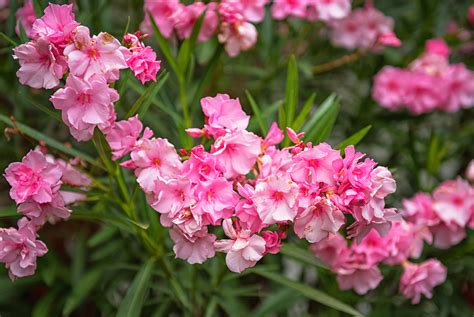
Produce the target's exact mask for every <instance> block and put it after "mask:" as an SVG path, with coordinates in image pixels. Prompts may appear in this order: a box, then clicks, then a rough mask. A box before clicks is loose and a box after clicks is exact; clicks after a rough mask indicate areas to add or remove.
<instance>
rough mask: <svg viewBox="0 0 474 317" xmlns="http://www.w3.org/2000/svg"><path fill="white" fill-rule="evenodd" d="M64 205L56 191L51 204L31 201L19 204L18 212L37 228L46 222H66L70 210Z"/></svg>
mask: <svg viewBox="0 0 474 317" xmlns="http://www.w3.org/2000/svg"><path fill="white" fill-rule="evenodd" d="M65 205H66V203H65V202H64V199H63V197H62V195H61V193H60V192H59V191H58V192H56V193H54V194H53V197H52V200H51V202H48V203H38V202H36V201H34V200H32V199H29V200H27V201H25V202H24V203H21V204H20V205H19V206H18V212H19V213H21V214H23V215H24V216H26V217H28V218H29V219H30V220H31V223H32V224H33V225H35V226H38V227H39V226H42V225H44V224H45V223H46V222H49V223H51V224H54V223H56V222H57V221H58V220H60V219H62V220H67V219H68V218H69V216H70V215H71V210H70V209H68V208H67V207H66V206H65Z"/></svg>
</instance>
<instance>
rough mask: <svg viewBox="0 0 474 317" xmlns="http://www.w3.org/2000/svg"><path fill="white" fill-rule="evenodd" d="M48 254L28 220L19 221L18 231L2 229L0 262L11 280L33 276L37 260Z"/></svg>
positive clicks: (0, 231)
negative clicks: (3, 264)
mask: <svg viewBox="0 0 474 317" xmlns="http://www.w3.org/2000/svg"><path fill="white" fill-rule="evenodd" d="M46 252H48V248H47V247H46V245H45V244H44V243H43V242H42V241H40V240H37V239H36V229H35V227H34V225H33V224H32V223H31V222H29V221H28V219H27V218H21V219H20V220H19V221H18V229H15V228H7V229H5V228H1V229H0V262H3V263H5V267H6V268H7V269H8V275H9V276H10V279H12V280H15V279H16V278H19V277H25V276H29V275H33V274H34V273H35V271H36V258H37V257H40V256H43V255H45V254H46Z"/></svg>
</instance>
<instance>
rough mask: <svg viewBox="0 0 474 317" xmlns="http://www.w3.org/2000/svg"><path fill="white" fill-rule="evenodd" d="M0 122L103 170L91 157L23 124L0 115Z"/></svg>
mask: <svg viewBox="0 0 474 317" xmlns="http://www.w3.org/2000/svg"><path fill="white" fill-rule="evenodd" d="M0 121H2V122H3V123H5V124H7V125H9V126H10V127H12V128H17V129H18V130H19V131H20V132H21V133H23V134H25V135H27V136H29V137H30V138H33V139H35V140H37V141H43V142H44V143H46V144H47V145H48V146H50V147H52V148H55V149H56V150H58V151H61V152H63V153H66V154H68V155H71V156H78V157H80V158H81V159H82V160H84V161H86V162H88V163H90V164H92V165H94V166H97V167H99V168H103V166H102V165H100V164H99V162H97V160H95V159H94V158H92V157H91V156H89V155H87V154H85V153H82V152H80V151H78V150H76V149H73V148H69V147H66V146H65V145H64V144H62V143H61V142H58V141H56V140H55V139H53V138H50V137H48V136H46V135H44V134H42V133H41V132H39V131H37V130H34V129H32V128H30V127H28V126H27V125H24V124H22V123H20V122H18V121H15V123H13V122H12V120H10V118H8V117H7V116H5V115H2V114H0Z"/></svg>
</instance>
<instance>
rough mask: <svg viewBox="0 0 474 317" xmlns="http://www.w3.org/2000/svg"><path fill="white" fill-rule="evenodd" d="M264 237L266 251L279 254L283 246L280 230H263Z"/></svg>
mask: <svg viewBox="0 0 474 317" xmlns="http://www.w3.org/2000/svg"><path fill="white" fill-rule="evenodd" d="M262 238H263V240H265V253H270V254H277V253H279V252H280V248H281V246H282V243H281V240H280V235H279V234H278V232H275V231H270V230H266V231H263V232H262Z"/></svg>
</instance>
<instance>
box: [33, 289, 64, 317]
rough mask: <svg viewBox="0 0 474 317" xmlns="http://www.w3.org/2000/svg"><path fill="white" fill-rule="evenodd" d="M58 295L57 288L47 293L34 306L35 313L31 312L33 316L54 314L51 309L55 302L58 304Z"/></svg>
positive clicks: (43, 316) (39, 316)
mask: <svg viewBox="0 0 474 317" xmlns="http://www.w3.org/2000/svg"><path fill="white" fill-rule="evenodd" d="M57 295H58V289H57V288H55V289H53V291H51V292H49V293H46V295H45V296H43V297H42V298H41V299H40V300H39V301H38V302H37V303H36V304H35V307H34V308H33V313H32V314H31V316H32V317H49V316H53V314H52V312H51V310H52V307H53V303H54V304H56V300H57V298H56V296H57Z"/></svg>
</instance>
